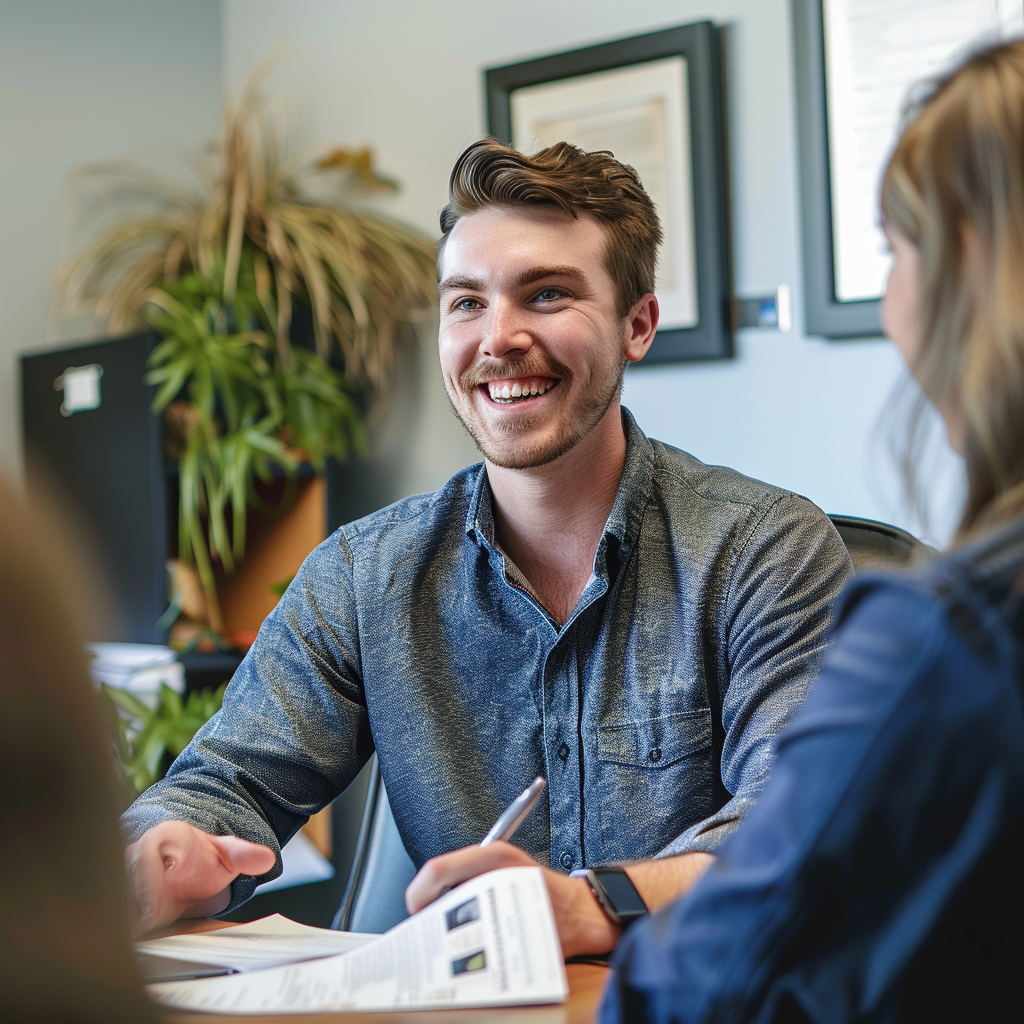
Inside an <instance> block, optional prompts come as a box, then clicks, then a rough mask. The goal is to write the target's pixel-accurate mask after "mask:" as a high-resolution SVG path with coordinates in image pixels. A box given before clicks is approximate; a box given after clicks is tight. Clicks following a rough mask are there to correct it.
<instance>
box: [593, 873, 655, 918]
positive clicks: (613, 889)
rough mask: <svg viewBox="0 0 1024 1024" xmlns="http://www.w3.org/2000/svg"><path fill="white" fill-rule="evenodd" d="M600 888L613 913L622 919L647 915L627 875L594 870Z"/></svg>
mask: <svg viewBox="0 0 1024 1024" xmlns="http://www.w3.org/2000/svg"><path fill="white" fill-rule="evenodd" d="M594 874H595V875H597V878H598V880H599V881H600V883H601V887H602V888H603V889H604V891H605V892H606V893H607V894H608V900H609V902H610V903H611V905H612V906H613V907H614V908H615V912H616V913H617V914H619V915H621V916H622V917H635V916H637V915H639V914H646V913H647V906H646V905H645V904H644V901H643V900H642V899H641V898H640V894H639V893H638V892H637V891H636V889H635V887H634V886H633V883H632V882H631V881H630V880H629V875H627V874H626V873H625V872H624V871H601V870H600V869H598V870H595V872H594Z"/></svg>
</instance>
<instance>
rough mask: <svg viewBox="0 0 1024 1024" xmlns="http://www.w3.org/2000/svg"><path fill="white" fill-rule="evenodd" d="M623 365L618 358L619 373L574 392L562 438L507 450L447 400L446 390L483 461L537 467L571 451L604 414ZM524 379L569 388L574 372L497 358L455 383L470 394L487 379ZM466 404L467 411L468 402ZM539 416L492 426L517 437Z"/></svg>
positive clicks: (557, 365) (554, 365)
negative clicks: (553, 380)
mask: <svg viewBox="0 0 1024 1024" xmlns="http://www.w3.org/2000/svg"><path fill="white" fill-rule="evenodd" d="M626 365H627V364H626V360H625V359H623V360H622V363H621V365H620V366H619V368H618V373H616V374H613V375H610V376H609V377H608V379H607V380H592V381H591V383H590V385H589V386H588V387H587V389H586V390H585V391H584V392H583V393H582V394H580V395H578V396H577V398H576V401H575V402H574V407H573V408H572V409H569V410H568V412H569V414H570V415H569V424H568V429H567V430H566V431H565V433H564V434H563V435H562V436H560V437H555V438H553V439H551V440H548V441H541V442H534V443H530V442H527V441H525V440H524V441H523V443H522V444H520V445H518V446H515V447H514V448H513V449H512V450H511V451H507V450H503V449H502V448H501V447H500V446H497V445H495V444H494V443H493V442H492V439H491V438H489V437H487V436H486V434H485V431H484V429H483V427H482V426H481V425H479V424H476V423H473V422H469V421H467V418H466V417H465V416H463V415H462V414H461V413H460V412H459V410H458V408H457V407H456V405H455V403H454V402H453V401H452V397H451V395H450V394H449V395H448V402H449V404H450V405H451V407H452V412H454V413H455V415H456V417H457V418H458V420H459V422H460V423H461V424H462V425H463V426H464V427H465V428H466V431H467V433H468V434H469V436H470V437H471V438H473V442H474V443H475V444H476V446H477V449H478V450H479V451H480V452H481V454H482V455H483V456H484V458H485V459H487V461H488V462H490V463H492V464H493V465H495V466H500V467H501V468H502V469H536V468H537V467H539V466H546V465H548V464H549V463H551V462H554V461H555V460H556V459H560V458H561V457H562V456H563V455H565V454H566V453H567V452H570V451H571V450H572V449H573V448H575V447H576V445H577V444H579V443H580V441H582V440H583V438H585V437H586V436H587V434H589V433H590V432H591V431H592V430H593V429H594V427H596V426H597V424H598V423H600V422H601V420H602V419H603V417H604V414H605V413H606V412H607V411H608V409H609V407H610V406H611V404H612V402H613V401H615V397H616V396H617V395H618V394H619V392H620V391H621V389H622V377H623V374H624V373H625V372H626ZM524 377H555V378H557V379H558V384H557V385H556V387H558V388H562V387H565V388H568V386H569V384H571V382H572V377H573V374H572V371H571V370H570V369H569V368H568V367H566V366H563V365H562V364H560V363H557V362H554V361H552V362H551V363H550V364H548V363H539V362H538V361H537V360H535V359H530V358H529V357H528V358H526V359H523V360H519V361H497V360H496V361H494V362H491V363H484V364H481V365H479V366H475V367H473V369H472V370H467V371H466V372H465V373H464V374H462V376H461V377H460V378H459V387H460V389H461V391H462V394H464V395H470V394H472V392H473V390H474V389H475V388H477V387H479V386H480V385H481V384H485V383H486V382H487V381H491V380H503V379H516V378H518V379H522V378H524ZM446 390H447V389H446ZM470 408H471V409H472V406H470ZM540 418H541V417H540V416H539V415H538V416H537V417H533V416H529V415H527V416H525V417H522V418H520V419H518V420H517V421H516V422H515V423H509V424H508V425H507V426H503V427H499V428H497V429H498V430H501V431H502V433H503V434H504V435H505V436H506V437H510V438H511V437H515V436H516V435H528V434H529V433H530V432H531V431H532V430H533V429H534V427H535V426H536V423H537V421H538V420H539V419H540Z"/></svg>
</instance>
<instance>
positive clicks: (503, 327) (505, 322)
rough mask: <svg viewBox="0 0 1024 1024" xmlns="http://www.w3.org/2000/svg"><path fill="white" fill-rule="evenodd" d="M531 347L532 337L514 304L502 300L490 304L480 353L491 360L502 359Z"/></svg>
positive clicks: (526, 350)
mask: <svg viewBox="0 0 1024 1024" xmlns="http://www.w3.org/2000/svg"><path fill="white" fill-rule="evenodd" d="M532 347H533V335H532V334H530V332H529V331H528V330H527V329H526V324H525V321H524V319H523V317H522V316H521V314H520V310H519V309H518V308H517V307H516V304H515V303H514V302H509V301H506V300H504V299H499V300H498V301H497V302H493V303H491V307H490V309H489V310H488V318H487V327H486V331H485V333H484V337H483V340H482V342H481V345H480V351H481V352H482V353H483V354H484V355H485V356H490V357H491V358H492V359H503V358H505V357H507V356H508V355H509V354H519V353H523V352H528V351H529V350H530V349H531V348H532Z"/></svg>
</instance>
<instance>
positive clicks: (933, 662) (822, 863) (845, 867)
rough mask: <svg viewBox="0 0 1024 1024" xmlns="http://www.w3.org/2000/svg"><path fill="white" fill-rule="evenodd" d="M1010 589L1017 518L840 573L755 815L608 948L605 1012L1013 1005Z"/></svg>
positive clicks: (995, 1011) (1019, 556)
mask: <svg viewBox="0 0 1024 1024" xmlns="http://www.w3.org/2000/svg"><path fill="white" fill-rule="evenodd" d="M1022 584H1024V520H1021V521H1019V522H1018V523H1016V524H1015V525H1013V526H1011V527H1009V528H1006V529H1004V530H1002V531H1000V532H999V533H998V534H996V535H993V536H990V537H988V538H985V539H983V540H982V541H979V542H976V543H975V544H972V545H970V546H969V547H965V548H962V549H960V550H959V551H958V552H957V553H956V554H954V555H951V556H947V557H944V558H942V559H940V560H939V561H937V562H936V563H934V564H933V565H931V566H929V567H928V568H926V569H925V570H923V571H921V572H918V573H915V574H912V575H903V576H896V575H892V576H884V575H881V574H867V573H865V574H863V575H862V576H858V577H857V579H856V580H855V581H854V583H853V584H851V586H850V588H849V590H848V591H847V593H846V594H845V595H844V597H843V599H842V600H841V601H840V602H839V604H838V608H837V612H836V638H835V643H834V644H833V645H832V647H831V648H830V649H829V651H828V653H827V654H826V656H825V658H824V660H823V664H822V669H821V676H820V678H819V680H818V682H817V684H816V685H815V687H814V690H813V692H812V693H811V694H810V696H809V697H808V699H807V702H806V704H805V705H804V706H803V708H801V710H800V711H799V713H798V714H797V716H796V717H795V718H794V720H793V723H792V725H791V726H790V728H789V729H788V730H787V731H786V732H785V733H784V734H783V735H782V736H781V737H780V739H779V741H778V745H777V746H778V749H777V759H776V764H775V768H774V771H773V773H772V777H771V779H770V780H769V782H768V785H767V786H766V787H765V790H764V793H763V794H762V796H761V799H760V800H759V801H758V804H757V807H756V808H755V809H754V810H753V812H752V813H751V815H750V816H749V817H748V819H747V821H746V822H745V823H744V825H743V827H742V828H740V829H738V830H737V832H736V834H735V835H734V836H732V837H731V838H730V840H729V842H728V843H726V844H725V845H724V847H723V849H722V850H721V851H720V856H719V857H718V858H717V860H716V862H715V864H714V865H713V866H712V867H711V868H710V870H709V871H708V872H707V873H706V874H705V875H704V876H703V877H702V878H701V879H700V881H699V882H698V883H697V885H696V886H695V887H694V888H693V889H692V890H691V891H690V892H689V893H688V894H687V895H686V896H685V897H683V898H682V899H681V900H679V901H678V902H676V903H675V904H673V905H670V906H669V907H667V908H665V909H663V910H662V911H660V912H659V913H657V914H655V915H653V916H652V917H651V918H649V919H648V920H645V921H643V922H640V923H639V924H637V925H636V926H635V927H634V928H632V929H631V930H630V932H629V933H628V934H627V935H626V937H625V939H624V940H623V941H622V942H621V943H620V944H619V948H618V950H617V951H616V954H615V957H614V959H613V961H612V964H613V967H614V968H615V970H614V972H613V974H612V976H611V979H610V982H609V985H608V988H607V989H606V992H605V997H604V1001H603V1003H602V1009H601V1013H600V1014H599V1019H600V1020H601V1021H603V1022H605V1024H612V1022H627V1021H628V1022H629V1024H642V1022H645V1021H646V1022H658V1024H682V1022H699V1021H706V1022H711V1021H714V1022H716V1024H721V1022H726V1021H736V1022H740V1021H743V1022H748V1021H759V1022H767V1021H795V1020H800V1021H827V1022H829V1024H842V1022H845V1021H851V1022H852V1021H878V1022H886V1024H898V1022H900V1021H967V1020H988V1019H996V1020H998V1019H1002V1018H1003V1017H1005V1016H1006V1007H1012V1006H1015V1005H1018V1004H1019V1000H1020V973H1019V972H1020V966H1021V962H1022V960H1024V936H1022V932H1021V919H1022V917H1024V876H1022V873H1021V848H1022V846H1024V587H1022ZM1011 1016H1012V1011H1011Z"/></svg>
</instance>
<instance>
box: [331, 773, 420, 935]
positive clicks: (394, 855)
mask: <svg viewBox="0 0 1024 1024" xmlns="http://www.w3.org/2000/svg"><path fill="white" fill-rule="evenodd" d="M415 874H416V867H415V865H414V864H413V862H412V860H410V858H409V854H408V853H406V852H405V845H404V844H403V842H402V837H401V836H400V835H399V833H398V826H397V825H395V819H394V816H393V815H392V813H391V805H390V804H389V803H388V795H387V792H386V791H385V789H384V780H383V779H382V778H381V774H380V766H379V765H378V764H377V755H376V754H374V755H373V759H372V761H371V763H370V781H369V785H368V786H367V789H366V803H365V804H364V805H363V816H362V820H361V821H360V823H359V837H358V839H357V840H356V850H355V855H354V857H353V860H352V870H351V872H350V874H349V876H348V885H347V887H346V888H345V896H344V898H343V899H342V901H341V906H340V907H339V908H338V912H337V914H335V916H334V922H333V923H332V925H331V927H332V928H337V929H340V930H341V931H344V932H377V933H380V932H386V931H387V930H388V929H389V928H393V927H394V926H395V925H396V924H398V923H399V922H400V921H404V920H405V919H406V918H407V917H408V916H409V914H408V912H407V911H406V909H405V888H406V886H407V885H408V884H409V883H410V882H411V881H412V879H413V875H415Z"/></svg>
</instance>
